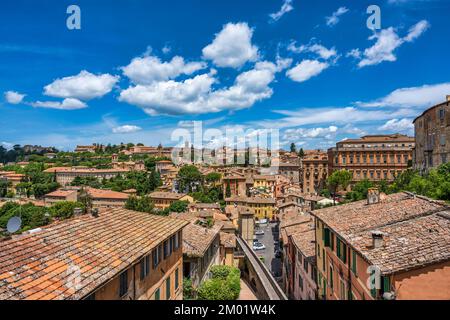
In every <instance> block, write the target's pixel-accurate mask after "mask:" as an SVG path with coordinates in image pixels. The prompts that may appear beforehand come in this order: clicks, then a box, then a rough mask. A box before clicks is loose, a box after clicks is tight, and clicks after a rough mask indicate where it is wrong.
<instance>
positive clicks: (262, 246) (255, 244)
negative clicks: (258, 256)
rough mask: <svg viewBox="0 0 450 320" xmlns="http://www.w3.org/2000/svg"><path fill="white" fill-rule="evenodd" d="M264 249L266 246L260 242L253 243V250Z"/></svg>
mask: <svg viewBox="0 0 450 320" xmlns="http://www.w3.org/2000/svg"><path fill="white" fill-rule="evenodd" d="M264 249H266V246H265V245H263V244H262V243H261V242H255V243H253V250H255V251H256V250H264Z"/></svg>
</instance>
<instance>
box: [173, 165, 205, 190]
mask: <svg viewBox="0 0 450 320" xmlns="http://www.w3.org/2000/svg"><path fill="white" fill-rule="evenodd" d="M177 177H178V183H179V186H180V189H181V190H182V191H185V192H192V191H196V189H197V188H198V187H199V186H201V184H202V182H203V176H202V174H201V173H200V171H198V169H197V167H196V166H194V165H185V166H183V167H182V168H181V169H180V171H178V176H177Z"/></svg>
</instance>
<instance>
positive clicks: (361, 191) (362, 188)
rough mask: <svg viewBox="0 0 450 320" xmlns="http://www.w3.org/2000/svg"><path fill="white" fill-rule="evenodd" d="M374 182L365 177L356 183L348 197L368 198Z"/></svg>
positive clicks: (353, 198)
mask: <svg viewBox="0 0 450 320" xmlns="http://www.w3.org/2000/svg"><path fill="white" fill-rule="evenodd" d="M373 187H374V183H373V182H372V181H369V180H368V179H364V180H361V181H358V182H357V183H355V185H354V186H353V188H352V191H351V192H349V193H347V194H346V198H347V199H349V200H351V201H358V200H363V199H366V198H367V192H368V190H369V188H373Z"/></svg>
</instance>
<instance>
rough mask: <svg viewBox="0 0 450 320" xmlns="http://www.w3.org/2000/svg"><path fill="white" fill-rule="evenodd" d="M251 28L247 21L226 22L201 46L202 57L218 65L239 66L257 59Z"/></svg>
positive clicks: (256, 49)
mask: <svg viewBox="0 0 450 320" xmlns="http://www.w3.org/2000/svg"><path fill="white" fill-rule="evenodd" d="M252 35H253V30H252V29H251V28H250V27H249V26H248V24H247V23H235V24H234V23H228V24H226V25H225V26H224V27H223V29H222V31H220V32H219V33H218V34H216V37H215V39H214V40H213V42H212V43H211V44H209V45H207V46H206V47H204V48H203V51H202V52H203V57H204V58H205V59H208V60H212V62H213V63H214V64H215V65H216V66H218V67H232V68H239V67H241V66H242V65H244V64H245V63H246V62H247V61H256V60H257V59H258V47H256V46H254V45H252Z"/></svg>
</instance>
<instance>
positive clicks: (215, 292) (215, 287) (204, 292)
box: [197, 265, 241, 300]
mask: <svg viewBox="0 0 450 320" xmlns="http://www.w3.org/2000/svg"><path fill="white" fill-rule="evenodd" d="M211 275H212V277H211V279H209V280H206V281H205V282H203V284H202V285H201V286H200V287H199V289H198V293H197V296H198V299H199V300H236V299H237V298H238V297H239V293H240V291H241V283H240V271H239V269H238V268H235V267H231V266H222V265H217V266H212V267H211Z"/></svg>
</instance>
